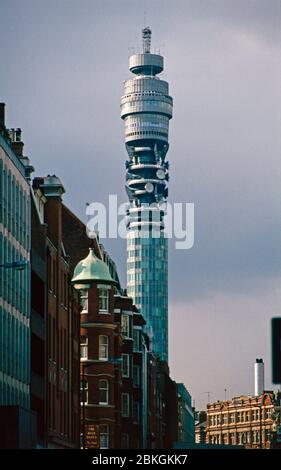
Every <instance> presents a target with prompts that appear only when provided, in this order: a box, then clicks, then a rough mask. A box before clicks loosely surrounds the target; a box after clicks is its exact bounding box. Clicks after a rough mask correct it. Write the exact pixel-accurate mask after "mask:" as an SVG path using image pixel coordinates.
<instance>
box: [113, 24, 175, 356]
mask: <svg viewBox="0 0 281 470" xmlns="http://www.w3.org/2000/svg"><path fill="white" fill-rule="evenodd" d="M150 46H151V30H150V28H144V30H143V53H141V54H134V55H132V56H131V57H130V59H129V69H130V71H131V72H132V73H133V74H134V75H135V76H134V77H133V78H131V79H129V80H126V81H125V92H124V95H123V96H122V98H121V118H122V119H123V121H124V125H125V144H126V149H127V153H128V156H129V159H128V160H127V161H126V170H127V171H126V191H127V194H128V198H129V201H130V202H131V207H130V209H129V210H128V216H129V217H128V239H127V240H128V245H127V247H128V248H127V252H128V259H127V289H128V294H129V295H130V296H132V297H133V299H134V302H135V304H136V305H137V307H139V308H140V309H141V311H142V313H143V315H144V317H145V319H146V322H147V331H148V333H149V336H150V337H151V340H152V350H153V351H154V352H155V353H157V354H159V355H160V357H161V358H162V359H164V360H167V358H168V339H167V338H168V269H167V264H168V255H167V252H168V249H167V239H166V238H165V237H164V234H163V229H164V222H163V216H164V210H163V208H162V206H161V203H163V202H165V201H166V200H167V197H168V187H167V184H168V180H169V173H168V169H169V164H168V162H167V161H166V154H167V151H168V148H169V144H168V137H169V120H170V119H171V118H172V113H173V99H172V98H171V96H169V85H168V82H166V81H164V80H162V79H161V78H159V77H158V76H157V75H158V74H160V73H161V72H162V71H163V69H164V60H163V57H162V56H161V55H159V54H152V53H151V52H150ZM152 204H153V207H152V206H151V205H152ZM144 230H145V231H146V232H147V236H146V237H144V236H143V231H144ZM153 230H157V231H158V237H156V238H155V237H154V236H153V235H152V232H153ZM141 232H142V233H141Z"/></svg>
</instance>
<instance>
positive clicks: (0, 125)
mask: <svg viewBox="0 0 281 470" xmlns="http://www.w3.org/2000/svg"><path fill="white" fill-rule="evenodd" d="M4 129H5V103H0V130H4Z"/></svg>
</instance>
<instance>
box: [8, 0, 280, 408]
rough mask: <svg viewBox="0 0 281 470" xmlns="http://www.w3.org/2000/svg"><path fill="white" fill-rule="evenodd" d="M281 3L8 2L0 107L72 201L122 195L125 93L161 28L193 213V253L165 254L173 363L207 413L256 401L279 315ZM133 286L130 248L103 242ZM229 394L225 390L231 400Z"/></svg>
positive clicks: (174, 136)
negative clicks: (260, 361)
mask: <svg viewBox="0 0 281 470" xmlns="http://www.w3.org/2000/svg"><path fill="white" fill-rule="evenodd" d="M280 19H281V2H280V0H173V1H172V0H150V1H145V0H79V2H77V1H74V0H48V1H47V0H0V60H1V61H0V101H4V102H5V103H6V120H7V126H8V127H21V128H22V129H23V138H24V142H25V153H26V155H28V156H29V157H30V159H31V162H32V164H33V165H34V167H35V169H36V172H35V174H36V175H37V176H38V175H40V176H43V175H46V174H54V173H55V174H56V175H57V176H59V177H60V178H61V180H62V182H63V184H64V186H65V189H66V194H65V198H64V201H65V203H66V204H67V205H68V206H69V207H70V208H71V210H72V211H74V212H75V213H76V214H77V215H78V216H79V217H80V218H81V219H82V220H84V221H86V216H85V204H86V202H93V201H96V202H103V203H106V202H107V201H108V194H109V193H110V194H117V195H118V200H119V202H125V201H126V194H125V190H124V181H125V160H126V150H125V146H124V130H123V123H122V121H121V119H120V97H121V96H122V94H123V82H124V80H126V79H128V78H129V76H130V72H129V70H128V56H129V54H130V53H132V51H133V49H135V50H137V48H140V46H141V29H142V28H143V27H144V25H145V26H147V25H149V26H150V27H151V28H152V50H154V48H155V50H159V49H160V51H161V54H163V55H164V57H165V71H164V79H166V80H168V81H169V84H170V94H171V95H172V96H173V98H174V117H173V119H172V121H171V123H170V149H169V152H168V159H169V161H170V182H169V200H170V202H171V203H173V202H192V203H194V205H195V243H194V246H193V248H192V249H190V250H186V251H182V250H175V248H174V243H173V241H171V242H170V248H169V357H170V359H169V363H170V369H171V375H172V377H173V378H174V379H175V380H177V381H179V382H184V383H185V385H186V387H187V388H188V390H189V391H190V393H191V394H192V397H193V399H194V400H195V405H196V408H197V409H201V408H203V407H204V406H205V404H206V402H207V393H206V392H211V395H210V398H211V401H216V400H218V399H224V397H225V393H226V395H227V398H231V397H233V396H237V395H239V394H252V393H253V392H254V374H253V370H254V362H255V359H256V358H257V357H263V358H264V361H265V371H266V388H267V389H273V385H272V383H271V356H270V347H271V344H270V319H271V318H272V317H274V316H280V307H281V301H280V299H281V297H280V294H281V292H280V286H281V283H280V278H281V268H280V267H281V256H280V255H281V253H280V251H281V244H280V233H281V218H280V213H281V207H280V206H281V186H280V181H281V179H280V176H281V164H280V152H281V138H280V128H281V112H280V110H281V107H280V101H281V100H280V98H281V96H280V95H281V91H280V78H281V77H280V76H281V54H280ZM103 242H104V245H105V247H106V249H107V250H108V252H109V253H110V255H111V256H112V258H113V259H114V260H115V261H116V263H117V265H118V270H119V274H120V278H121V280H122V282H123V285H124V286H125V269H126V255H125V253H126V244H125V241H124V240H104V241H103ZM225 389H226V392H225Z"/></svg>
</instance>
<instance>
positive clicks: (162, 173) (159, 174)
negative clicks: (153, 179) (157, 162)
mask: <svg viewBox="0 0 281 470" xmlns="http://www.w3.org/2000/svg"><path fill="white" fill-rule="evenodd" d="M156 176H157V178H158V179H159V180H163V179H164V178H165V171H164V170H162V169H161V168H160V169H159V170H157V171H156Z"/></svg>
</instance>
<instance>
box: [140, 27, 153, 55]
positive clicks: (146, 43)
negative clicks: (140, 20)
mask: <svg viewBox="0 0 281 470" xmlns="http://www.w3.org/2000/svg"><path fill="white" fill-rule="evenodd" d="M151 34H152V31H151V29H150V27H149V26H147V27H146V28H143V30H142V44H143V52H144V53H145V54H149V53H150V46H151Z"/></svg>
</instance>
